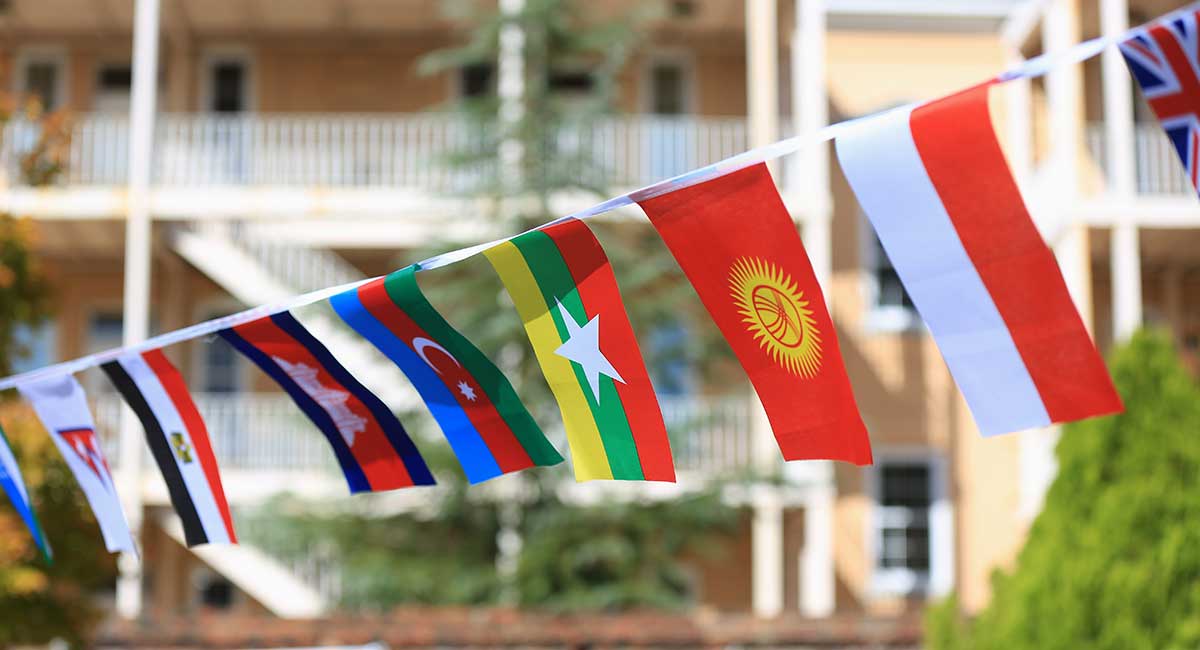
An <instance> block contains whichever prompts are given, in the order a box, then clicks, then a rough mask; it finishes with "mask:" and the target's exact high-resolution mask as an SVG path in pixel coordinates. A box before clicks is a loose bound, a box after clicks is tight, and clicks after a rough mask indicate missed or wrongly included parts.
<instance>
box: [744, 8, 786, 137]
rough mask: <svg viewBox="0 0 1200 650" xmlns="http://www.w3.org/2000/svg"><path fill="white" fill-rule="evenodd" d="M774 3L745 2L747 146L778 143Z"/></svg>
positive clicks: (777, 68)
mask: <svg viewBox="0 0 1200 650" xmlns="http://www.w3.org/2000/svg"><path fill="white" fill-rule="evenodd" d="M777 25H778V20H777V16H776V4H775V0H746V94H747V96H746V105H747V109H748V112H749V130H750V146H751V147H761V146H763V145H766V144H771V143H772V142H774V141H776V140H778V139H779V35H778V33H777V31H776V30H777Z"/></svg>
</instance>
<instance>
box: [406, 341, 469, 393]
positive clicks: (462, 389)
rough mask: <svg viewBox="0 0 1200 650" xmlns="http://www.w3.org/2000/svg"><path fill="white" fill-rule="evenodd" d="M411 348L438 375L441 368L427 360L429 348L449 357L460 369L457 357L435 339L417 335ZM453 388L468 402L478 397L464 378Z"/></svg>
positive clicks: (440, 372)
mask: <svg viewBox="0 0 1200 650" xmlns="http://www.w3.org/2000/svg"><path fill="white" fill-rule="evenodd" d="M412 348H413V350H414V351H416V353H417V356H419V357H421V361H424V362H425V364H426V365H428V366H429V367H430V368H433V371H434V372H436V373H437V374H438V376H441V375H442V374H443V373H442V370H441V368H438V367H437V366H436V365H434V363H433V362H432V361H430V360H429V354H428V350H429V348H433V349H434V350H437V351H438V352H441V353H442V354H444V355H446V356H447V357H450V360H451V361H453V362H454V365H456V366H458V367H459V368H460V369H461V368H462V367H463V365H462V364H461V363H459V361H458V359H455V358H454V355H453V354H450V351H449V350H447V349H446V348H444V347H442V345H441V344H440V343H438V342H437V341H434V340H431V339H427V338H425V337H423V336H418V337H417V338H415V339H413V340H412ZM454 388H456V389H458V392H459V394H460V395H462V396H463V397H464V398H466V399H467V401H469V402H474V401H475V400H477V399H479V396H478V395H477V394H476V393H475V389H474V388H473V387H472V386H471V384H469V383H467V382H466V381H465V380H460V381H459V382H458V383H457V384H456V385H455V386H454Z"/></svg>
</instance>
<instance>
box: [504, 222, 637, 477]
mask: <svg viewBox="0 0 1200 650" xmlns="http://www.w3.org/2000/svg"><path fill="white" fill-rule="evenodd" d="M512 243H513V244H514V245H515V246H516V247H517V249H518V250H520V251H521V256H522V257H524V258H525V262H526V263H527V264H528V265H529V269H530V271H532V273H533V277H534V279H535V280H537V283H538V288H539V289H540V290H541V292H542V296H543V297H544V298H545V300H546V307H547V308H548V309H549V311H550V314H551V315H552V316H553V317H554V326H555V328H556V329H557V330H558V336H559V339H560V340H562V341H564V342H565V341H566V338H567V326H566V324H565V323H564V322H563V320H562V314H561V313H560V312H559V310H558V303H559V301H561V302H562V305H563V307H565V308H566V310H567V312H568V313H570V314H571V317H572V318H574V319H575V322H576V323H587V322H588V315H587V310H585V309H584V306H583V300H582V298H580V296H579V290H578V288H577V287H576V286H575V280H574V278H572V277H571V271H570V269H569V268H568V267H567V263H566V261H564V260H563V257H562V253H561V252H560V251H559V250H558V245H557V244H555V243H554V240H553V239H551V238H550V236H549V235H547V234H546V233H544V232H541V231H534V232H530V233H525V234H524V235H521V236H519V237H517V238H515V239H513V240H512ZM571 367H572V368H573V369H574V370H575V378H576V379H577V380H578V381H579V385H580V387H582V388H583V394H584V396H585V397H586V398H587V401H588V406H590V407H591V409H592V415H593V417H595V418H596V424H597V427H598V428H599V430H600V439H601V440H602V441H603V442H604V453H605V454H606V455H607V456H608V465H609V467H610V468H611V469H612V474H613V478H614V479H624V480H643V479H645V476H644V475H643V474H642V463H641V460H640V459H639V458H638V452H637V444H636V443H635V442H634V440H633V432H632V431H631V430H630V428H629V418H628V417H627V416H626V415H625V407H624V406H623V405H622V404H621V398H620V396H619V395H617V388H616V385H615V384H614V383H613V379H612V378H611V377H606V376H604V375H601V376H600V402H599V403H597V402H596V397H595V395H593V394H592V389H591V387H590V386H589V385H588V382H587V377H586V376H584V374H583V370H582V369H581V368H580V367H579V364H576V363H571Z"/></svg>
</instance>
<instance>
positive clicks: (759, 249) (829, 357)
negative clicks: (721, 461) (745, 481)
mask: <svg viewBox="0 0 1200 650" xmlns="http://www.w3.org/2000/svg"><path fill="white" fill-rule="evenodd" d="M639 204H640V205H641V206H642V210H644V211H645V213H646V216H647V217H649V218H650V223H652V224H653V225H654V228H655V229H656V230H657V231H658V234H659V235H660V236H662V238H663V241H664V242H666V244H667V247H668V248H669V249H670V250H671V253H672V254H674V256H675V259H676V261H678V262H679V266H680V267H682V268H683V272H684V274H686V275H687V277H688V280H690V281H691V283H692V286H693V287H695V289H696V293H698V294H699V295H700V300H701V302H703V303H704V306H705V308H706V309H707V310H708V313H709V315H710V316H712V319H713V321H714V322H715V323H716V324H717V327H718V328H720V330H721V333H722V334H724V335H725V340H726V341H728V342H729V345H730V347H732V348H733V352H734V354H736V355H737V358H738V361H740V362H741V364H742V368H743V369H745V371H746V374H747V375H748V376H749V377H750V382H751V384H753V385H754V390H755V391H756V392H757V393H758V397H759V399H760V400H761V401H762V405H763V409H764V410H765V411H766V413H767V419H768V420H770V422H771V429H772V430H773V431H774V433H775V440H776V441H777V442H778V443H779V448H780V450H781V451H782V452H783V457H784V458H785V459H786V460H803V459H829V460H843V461H848V462H852V463H858V464H860V465H866V464H870V462H871V444H870V441H869V440H868V438H867V431H866V427H865V426H863V421H862V417H861V416H860V415H859V412H858V406H857V405H856V404H855V401H854V394H853V393H852V392H851V390H850V381H849V379H848V378H847V377H846V367H845V365H844V364H843V363H842V353H841V350H840V349H839V347H838V339H837V333H836V332H834V329H833V321H832V320H831V319H830V317H829V312H828V311H827V310H826V309H825V298H824V296H823V295H822V294H821V287H820V285H819V284H818V283H817V278H816V275H815V274H814V273H813V269H812V265H811V264H810V263H809V261H808V255H807V254H806V253H805V252H804V245H803V244H802V243H801V241H800V235H799V234H798V233H797V232H796V226H795V224H794V223H792V219H791V217H790V216H789V215H788V212H787V208H785V207H784V205H783V200H782V199H780V197H779V191H778V190H776V189H775V183H774V181H772V180H771V174H770V172H768V171H767V168H766V166H765V165H762V164H759V165H755V166H753V167H748V168H746V169H742V170H739V171H736V172H733V173H731V174H726V175H724V176H721V177H719V178H716V179H713V180H711V181H707V182H705V183H700V184H698V185H693V186H691V187H687V188H684V189H680V190H676V191H674V192H670V193H667V194H663V195H661V196H658V197H655V198H652V199H646V200H643V201H639Z"/></svg>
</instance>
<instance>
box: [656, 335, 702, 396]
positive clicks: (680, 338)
mask: <svg viewBox="0 0 1200 650" xmlns="http://www.w3.org/2000/svg"><path fill="white" fill-rule="evenodd" d="M687 344H688V332H687V328H685V327H684V326H683V325H681V324H679V323H669V324H664V325H661V326H659V327H656V328H654V329H653V330H651V331H650V336H649V337H648V340H647V341H646V348H645V349H646V351H647V355H646V358H647V362H648V364H649V369H650V377H651V379H652V380H653V382H654V390H655V392H656V393H658V394H659V395H665V396H669V397H681V396H684V395H688V394H690V393H691V392H692V388H693V384H694V381H693V380H694V379H695V377H693V371H692V366H691V364H690V363H689V362H688V358H687Z"/></svg>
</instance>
